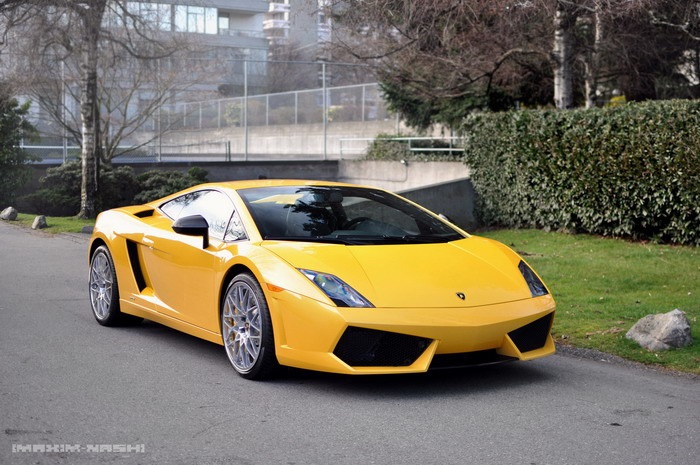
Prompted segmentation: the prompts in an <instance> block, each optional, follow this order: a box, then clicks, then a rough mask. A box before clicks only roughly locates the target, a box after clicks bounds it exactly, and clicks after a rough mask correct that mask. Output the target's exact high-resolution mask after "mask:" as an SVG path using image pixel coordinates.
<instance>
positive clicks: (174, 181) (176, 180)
mask: <svg viewBox="0 0 700 465" xmlns="http://www.w3.org/2000/svg"><path fill="white" fill-rule="evenodd" d="M207 174H208V173H207V171H206V170H204V169H202V168H199V167H196V166H195V167H192V168H190V169H189V171H188V172H187V173H182V172H180V171H159V170H152V171H147V172H145V173H143V174H141V175H139V177H138V183H139V188H140V191H139V193H138V194H136V195H135V196H134V203H137V204H139V203H147V202H150V201H152V200H156V199H159V198H161V197H165V196H166V195H170V194H173V193H175V192H177V191H180V190H182V189H186V188H188V187H191V186H195V185H197V184H201V183H203V182H206V180H207Z"/></svg>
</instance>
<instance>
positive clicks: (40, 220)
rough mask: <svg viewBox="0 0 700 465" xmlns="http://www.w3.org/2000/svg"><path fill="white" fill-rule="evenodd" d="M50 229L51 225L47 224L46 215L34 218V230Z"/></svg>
mask: <svg viewBox="0 0 700 465" xmlns="http://www.w3.org/2000/svg"><path fill="white" fill-rule="evenodd" d="M48 227H49V225H48V224H47V223H46V217H45V216H44V215H39V216H37V217H36V218H34V222H33V223H32V229H44V228H48Z"/></svg>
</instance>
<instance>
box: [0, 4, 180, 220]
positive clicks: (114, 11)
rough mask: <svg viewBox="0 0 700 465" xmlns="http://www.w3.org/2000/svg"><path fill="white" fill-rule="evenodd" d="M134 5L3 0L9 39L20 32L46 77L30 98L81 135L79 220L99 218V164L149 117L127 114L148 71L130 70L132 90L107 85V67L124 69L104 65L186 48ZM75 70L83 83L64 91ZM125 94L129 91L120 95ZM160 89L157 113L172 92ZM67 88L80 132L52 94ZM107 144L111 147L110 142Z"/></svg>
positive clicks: (35, 67)
mask: <svg viewBox="0 0 700 465" xmlns="http://www.w3.org/2000/svg"><path fill="white" fill-rule="evenodd" d="M133 5H134V2H127V1H121V0H83V1H71V0H3V1H0V14H1V15H2V18H3V26H4V31H3V32H4V36H5V37H8V34H12V33H13V31H14V34H15V36H14V39H15V40H14V41H13V46H15V48H17V44H18V43H19V42H21V43H22V44H23V45H26V46H28V48H24V49H22V52H23V53H22V55H24V56H26V57H27V58H28V60H27V62H26V64H27V65H28V69H29V70H31V74H28V75H29V76H31V75H34V74H35V75H38V76H42V77H43V78H42V79H37V80H28V81H32V82H34V83H35V84H37V86H34V87H33V88H32V87H29V86H27V89H33V90H32V91H30V93H32V94H34V96H35V97H36V96H40V98H39V99H38V100H39V102H40V103H43V106H45V108H46V109H48V110H49V113H50V114H52V115H53V116H55V117H56V121H60V122H61V124H62V125H63V126H64V128H65V130H66V131H68V132H69V133H71V134H72V135H74V136H78V137H75V139H76V140H78V141H79V142H80V145H81V160H82V185H81V207H80V212H79V214H78V216H80V217H83V218H89V217H94V216H95V214H96V211H95V198H96V194H97V190H98V187H99V184H98V173H99V169H98V167H99V163H100V161H102V160H104V161H108V160H110V159H111V158H112V157H113V156H114V155H115V154H116V147H117V146H118V140H120V139H121V138H123V137H124V136H125V135H126V132H125V131H131V130H133V128H135V127H137V126H138V124H139V123H140V122H143V121H139V120H138V118H143V117H144V116H146V115H147V112H148V110H149V108H141V110H142V111H141V113H140V116H139V117H137V119H133V118H131V119H130V118H128V117H126V115H127V114H128V109H129V106H130V105H131V103H132V99H133V98H134V97H135V95H136V94H135V93H134V92H133V90H134V89H139V88H140V86H141V85H144V81H143V79H144V77H145V76H146V74H145V73H140V72H137V73H130V74H129V76H124V81H123V82H124V83H127V82H130V84H129V85H131V87H129V85H126V84H124V85H122V86H119V85H117V84H116V81H114V80H112V82H108V81H110V80H109V79H107V80H105V76H106V75H107V74H108V73H107V72H105V70H109V71H110V72H114V71H115V70H118V69H119V68H118V67H114V66H112V67H110V63H108V62H107V63H105V62H104V61H105V60H114V59H116V57H122V60H127V61H129V60H130V61H133V62H139V63H142V62H146V61H154V60H155V61H157V60H164V59H166V58H168V57H170V56H173V54H175V53H176V52H178V51H181V50H183V48H184V43H183V41H182V40H180V36H178V34H175V33H170V34H167V35H166V34H164V33H163V31H161V30H160V27H159V26H160V22H159V21H160V19H159V18H157V17H155V18H154V17H149V16H148V15H144V14H143V12H140V11H135V10H134V6H133ZM136 5H139V4H136ZM18 53H19V51H18ZM52 63H53V65H52ZM115 64H116V63H111V65H115ZM57 66H61V67H62V68H61V72H60V74H57V75H56V78H55V79H53V80H52V79H50V78H49V79H46V75H47V71H50V70H54V72H55V71H56V67H57ZM135 69H136V68H135ZM73 73H75V75H74V79H75V81H74V82H75V83H76V84H77V86H75V87H74V88H73V87H69V86H68V87H66V84H65V83H66V81H65V77H66V76H67V75H70V74H73ZM61 78H64V79H61ZM58 83H60V85H61V86H64V87H63V88H62V89H61V91H60V92H56V91H55V90H56V89H55V86H56V85H58ZM52 85H53V87H54V89H53V90H52V89H51V87H52ZM106 85H109V86H111V90H114V91H115V92H116V93H114V94H108V93H106V92H104V90H105V89H106ZM129 89H131V91H129ZM42 90H43V91H45V93H43V92H42ZM119 90H121V91H124V90H126V91H127V92H126V93H123V92H122V94H121V95H120V96H117V94H118V91H119ZM161 90H163V92H162V94H161V95H162V96H163V97H161V98H160V99H158V98H157V99H153V101H154V102H155V104H153V105H152V106H151V107H150V110H151V111H154V110H155V109H156V108H157V105H158V104H159V103H162V98H165V97H164V96H165V95H167V94H168V92H169V89H168V85H165V86H161ZM65 91H68V92H69V93H70V92H71V91H72V92H73V97H74V98H75V99H76V100H77V101H78V102H79V111H78V112H77V114H79V116H80V118H79V119H80V125H79V128H80V129H79V133H78V130H77V126H74V125H71V124H70V120H71V118H70V116H71V115H70V110H69V109H68V108H67V107H66V105H63V104H60V103H58V102H55V101H54V102H53V103H52V102H51V98H52V97H51V96H52V95H53V98H54V99H56V98H57V97H56V96H62V95H64V93H65ZM117 109H119V110H117ZM144 110H145V111H144ZM118 111H122V112H124V113H123V114H124V115H125V117H124V118H122V119H121V121H120V123H119V127H120V128H119V129H117V130H115V124H114V123H115V120H114V118H113V117H114V115H115V114H116V113H117V112H118ZM103 112H104V114H103ZM74 116H76V115H74ZM115 135H116V137H113V136H115ZM105 141H111V142H112V143H107V144H105Z"/></svg>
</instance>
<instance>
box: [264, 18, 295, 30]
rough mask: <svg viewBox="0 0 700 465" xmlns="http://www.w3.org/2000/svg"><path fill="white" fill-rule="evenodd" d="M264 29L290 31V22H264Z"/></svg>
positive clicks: (273, 20) (274, 20)
mask: <svg viewBox="0 0 700 465" xmlns="http://www.w3.org/2000/svg"><path fill="white" fill-rule="evenodd" d="M263 29H264V30H269V29H289V21H287V20H284V19H266V20H264V21H263Z"/></svg>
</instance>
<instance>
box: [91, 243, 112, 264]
mask: <svg viewBox="0 0 700 465" xmlns="http://www.w3.org/2000/svg"><path fill="white" fill-rule="evenodd" d="M101 245H104V246H105V247H107V250H109V246H108V245H107V242H106V241H105V240H104V239H102V238H101V237H96V238H95V239H93V241H92V242H91V243H90V250H89V251H88V261H89V260H92V255H93V254H94V253H95V250H97V248H98V247H99V246H101Z"/></svg>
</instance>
